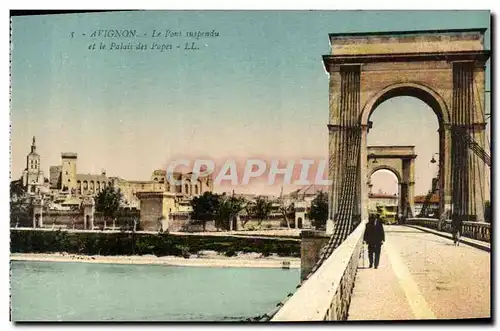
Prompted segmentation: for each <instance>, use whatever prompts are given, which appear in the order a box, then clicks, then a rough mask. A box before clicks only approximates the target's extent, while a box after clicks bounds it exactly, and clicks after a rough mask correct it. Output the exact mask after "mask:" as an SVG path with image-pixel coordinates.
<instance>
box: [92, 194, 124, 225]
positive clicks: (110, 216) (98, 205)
mask: <svg viewBox="0 0 500 331" xmlns="http://www.w3.org/2000/svg"><path fill="white" fill-rule="evenodd" d="M94 201H95V209H96V210H97V211H98V212H100V213H102V215H103V216H104V220H105V221H107V220H113V221H114V220H115V219H116V215H117V213H118V210H119V209H120V204H121V201H122V192H121V191H120V189H115V188H114V187H111V186H107V187H106V188H104V190H102V191H101V192H99V194H97V196H96V197H95V198H94Z"/></svg>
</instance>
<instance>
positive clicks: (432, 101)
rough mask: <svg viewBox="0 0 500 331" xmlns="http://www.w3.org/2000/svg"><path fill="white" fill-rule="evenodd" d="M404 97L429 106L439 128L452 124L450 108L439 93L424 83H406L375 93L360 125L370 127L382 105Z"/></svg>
mask: <svg viewBox="0 0 500 331" xmlns="http://www.w3.org/2000/svg"><path fill="white" fill-rule="evenodd" d="M402 96H406V97H414V98H417V99H419V100H421V101H423V102H424V103H425V104H427V105H428V106H429V107H430V108H431V109H432V110H433V111H434V113H435V114H436V117H437V119H438V123H439V127H441V126H442V125H443V124H444V123H450V116H449V112H448V108H447V106H446V103H445V102H444V100H443V98H442V97H441V95H440V94H439V93H437V92H436V91H434V90H433V89H432V88H430V87H429V86H427V85H425V84H423V83H416V82H406V83H397V84H391V85H389V86H386V87H384V88H382V89H381V90H379V91H378V92H377V93H375V94H374V95H373V96H372V97H371V98H370V99H369V100H368V101H367V102H366V104H365V105H364V106H363V108H362V111H361V116H360V124H361V125H368V124H369V123H368V121H369V119H370V116H371V115H372V114H373V112H374V111H375V109H376V108H377V107H378V106H379V105H380V104H381V103H383V102H384V101H387V100H389V99H392V98H395V97H402Z"/></svg>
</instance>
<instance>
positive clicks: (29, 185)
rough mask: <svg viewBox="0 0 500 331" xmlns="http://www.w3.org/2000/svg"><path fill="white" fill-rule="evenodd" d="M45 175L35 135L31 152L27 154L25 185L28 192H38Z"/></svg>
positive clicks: (24, 175)
mask: <svg viewBox="0 0 500 331" xmlns="http://www.w3.org/2000/svg"><path fill="white" fill-rule="evenodd" d="M43 181H44V177H43V172H42V170H41V165H40V155H39V154H38V153H37V152H36V141H35V137H33V142H32V143H31V152H30V153H29V154H28V155H27V156H26V169H25V170H24V173H23V185H24V187H25V189H26V191H27V192H28V193H36V192H37V191H38V190H39V189H40V186H42V185H43Z"/></svg>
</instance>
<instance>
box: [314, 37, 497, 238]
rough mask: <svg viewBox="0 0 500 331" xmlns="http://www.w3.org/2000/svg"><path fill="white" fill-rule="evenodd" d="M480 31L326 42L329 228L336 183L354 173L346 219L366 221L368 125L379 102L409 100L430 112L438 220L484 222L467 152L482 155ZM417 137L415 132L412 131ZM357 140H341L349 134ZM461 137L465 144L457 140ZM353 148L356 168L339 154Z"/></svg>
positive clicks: (476, 171)
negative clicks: (435, 129) (435, 128)
mask: <svg viewBox="0 0 500 331" xmlns="http://www.w3.org/2000/svg"><path fill="white" fill-rule="evenodd" d="M484 32H485V29H460V30H439V31H402V32H385V33H384V32H375V33H343V34H330V35H329V37H330V44H331V54H330V55H325V56H323V62H324V65H325V68H326V71H327V72H328V73H329V75H330V83H329V90H330V92H329V94H330V106H329V124H328V129H329V179H330V180H332V182H333V185H332V187H331V189H330V194H329V197H330V203H329V218H330V220H329V226H327V229H328V228H330V229H332V226H333V225H332V224H333V223H334V222H335V218H336V215H338V214H339V212H341V209H342V208H343V207H342V203H343V202H342V195H341V194H340V191H341V188H342V182H343V181H344V177H345V174H346V171H347V169H348V168H349V167H352V166H353V165H356V166H357V169H358V172H359V176H358V178H357V181H358V184H357V185H356V192H355V196H356V199H355V200H356V201H355V204H356V206H355V208H354V214H359V215H358V216H360V217H361V219H364V220H365V219H367V217H368V204H367V203H365V202H366V201H367V200H366V199H367V198H368V187H367V185H366V183H367V182H368V179H369V177H368V175H369V172H368V167H367V162H368V148H367V133H368V127H369V118H370V115H371V114H372V112H373V111H374V110H375V109H376V108H377V106H378V105H380V104H381V103H382V102H384V101H386V100H388V99H390V98H393V97H397V96H412V97H416V98H418V99H420V100H422V101H423V102H425V103H426V104H427V105H429V107H431V108H432V110H433V111H434V113H435V114H436V117H437V119H438V122H439V154H440V158H439V172H440V174H441V175H440V176H439V194H440V213H442V212H444V211H445V210H451V211H452V215H456V216H459V217H463V218H466V219H477V220H484V209H483V208H482V204H483V201H482V197H483V196H484V190H485V187H486V185H485V181H486V176H485V174H486V173H485V164H484V162H483V161H482V160H481V159H480V157H479V156H478V155H477V153H473V151H471V149H470V148H469V146H468V145H467V139H472V140H473V141H474V143H475V144H477V145H478V146H479V147H480V148H483V149H484V147H485V126H486V125H485V114H484V108H485V107H484V103H485V101H484V100H485V93H484V90H485V64H486V61H487V60H488V58H489V55H490V52H489V51H487V50H485V49H484ZM415 130H418V127H415ZM353 131H356V132H358V133H359V139H348V137H349V132H353ZM464 137H466V139H464ZM353 144H354V145H355V144H359V150H360V153H359V155H357V156H356V160H346V159H345V156H346V154H345V151H346V150H349V149H352V148H353V147H354V145H353Z"/></svg>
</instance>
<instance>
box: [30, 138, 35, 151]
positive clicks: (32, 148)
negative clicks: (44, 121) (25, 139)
mask: <svg viewBox="0 0 500 331" xmlns="http://www.w3.org/2000/svg"><path fill="white" fill-rule="evenodd" d="M31 153H36V144H35V136H33V143H32V144H31Z"/></svg>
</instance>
